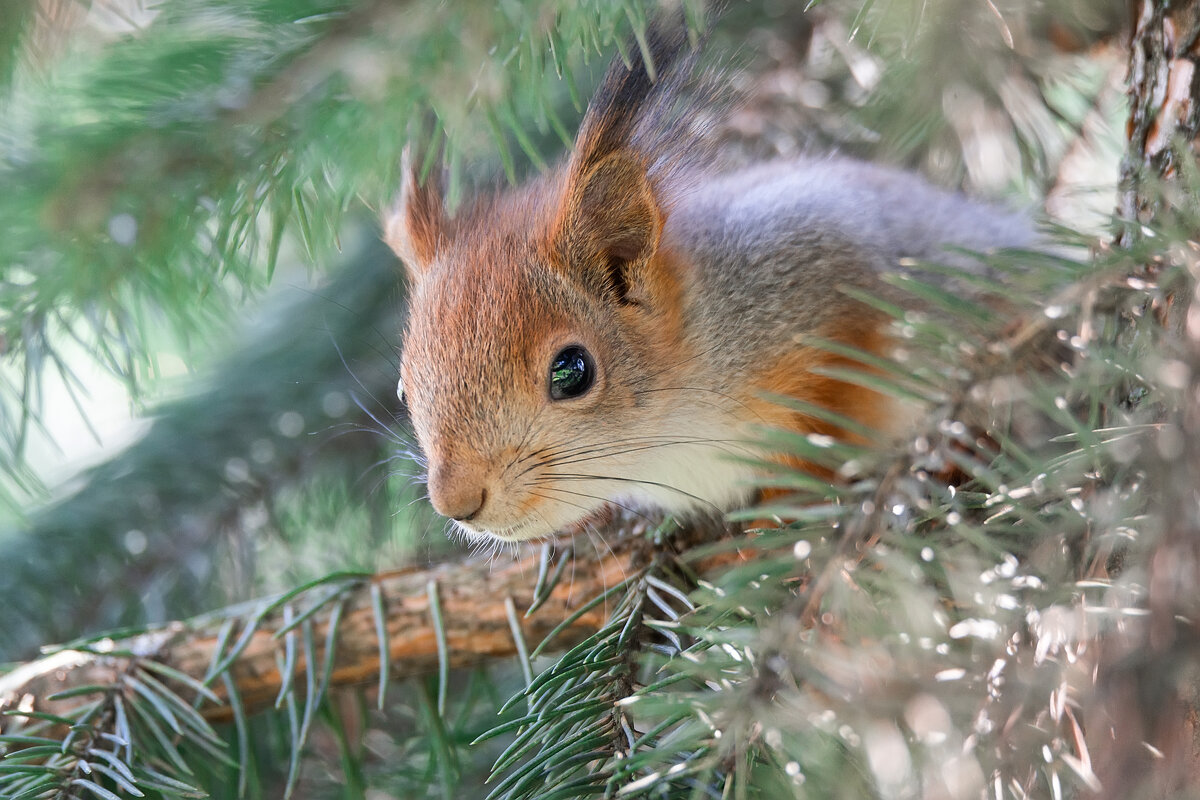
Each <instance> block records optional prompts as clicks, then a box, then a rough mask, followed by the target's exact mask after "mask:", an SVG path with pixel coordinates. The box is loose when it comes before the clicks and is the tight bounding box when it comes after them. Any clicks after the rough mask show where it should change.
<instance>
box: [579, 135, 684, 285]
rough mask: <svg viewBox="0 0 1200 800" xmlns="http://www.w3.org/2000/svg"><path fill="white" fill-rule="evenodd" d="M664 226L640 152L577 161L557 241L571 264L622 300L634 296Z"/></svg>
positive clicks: (586, 277)
mask: <svg viewBox="0 0 1200 800" xmlns="http://www.w3.org/2000/svg"><path fill="white" fill-rule="evenodd" d="M662 226H663V213H662V209H661V207H660V206H659V203H658V200H657V198H656V197H655V193H654V189H653V186H652V185H651V183H650V179H649V177H648V176H647V175H646V168H645V166H644V164H643V163H642V161H641V159H640V158H638V156H637V155H636V154H634V153H632V152H630V151H628V150H616V151H614V152H611V153H609V154H608V155H606V156H604V157H603V158H600V159H598V160H596V161H594V162H592V163H590V164H588V163H586V162H585V163H583V164H580V163H579V162H576V164H575V165H573V169H572V170H571V172H570V177H569V178H568V181H567V187H566V197H565V198H564V205H563V208H562V209H561V210H560V213H559V216H558V235H557V237H556V239H557V244H558V248H559V252H560V254H561V256H562V259H563V261H564V262H565V263H566V265H567V267H568V269H571V270H575V271H578V272H580V273H581V277H583V278H584V279H585V280H586V281H588V282H589V283H591V284H592V285H593V286H595V287H596V288H597V289H599V290H600V291H601V292H603V293H605V294H608V293H611V294H613V295H615V297H616V299H617V300H618V301H620V302H627V301H629V300H631V299H634V298H631V296H630V293H631V292H632V291H634V290H635V289H636V288H637V279H638V277H639V274H638V273H639V270H640V269H644V267H645V266H646V264H647V262H648V261H649V259H650V258H651V257H652V256H653V255H654V254H655V253H656V252H657V250H658V241H659V236H660V234H661V233H662Z"/></svg>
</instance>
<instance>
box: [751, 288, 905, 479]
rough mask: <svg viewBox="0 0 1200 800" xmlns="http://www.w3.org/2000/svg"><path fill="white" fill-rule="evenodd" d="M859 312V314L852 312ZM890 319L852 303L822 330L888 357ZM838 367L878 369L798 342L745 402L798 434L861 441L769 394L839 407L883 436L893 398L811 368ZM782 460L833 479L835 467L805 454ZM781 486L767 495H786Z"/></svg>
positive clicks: (828, 335)
mask: <svg viewBox="0 0 1200 800" xmlns="http://www.w3.org/2000/svg"><path fill="white" fill-rule="evenodd" d="M854 311H857V313H854ZM885 326H886V318H885V317H884V316H883V315H881V314H879V313H877V312H873V311H872V310H870V309H867V308H865V307H861V306H860V307H858V308H857V309H854V308H853V307H852V309H851V313H850V314H848V315H847V316H846V318H845V319H843V320H840V321H839V322H838V324H837V326H836V327H834V328H832V329H829V330H824V331H820V332H818V335H819V336H820V337H821V338H825V339H830V340H833V341H837V342H840V343H842V344H845V345H849V346H850V347H853V348H856V349H858V350H861V351H862V352H864V353H867V354H870V355H875V356H886V355H887V354H888V351H889V350H890V349H891V346H892V341H891V339H890V338H889V337H888V335H887V333H886V332H885ZM823 367H837V368H844V369H848V370H857V371H863V372H876V371H877V370H875V369H874V368H872V367H869V366H867V365H864V364H863V363H862V362H861V361H857V360H855V359H853V358H850V357H847V356H843V355H839V354H835V353H831V352H829V351H828V350H823V349H820V348H818V347H804V346H798V347H797V348H796V349H795V350H793V351H792V353H791V354H790V356H789V357H787V358H785V359H783V360H781V361H779V362H778V363H777V364H775V365H774V366H773V367H772V369H770V370H768V371H766V372H764V373H763V374H761V375H759V376H756V378H755V379H754V380H753V382H752V388H753V389H754V390H755V392H754V395H753V397H751V398H749V399H747V401H746V402H747V404H748V405H750V406H751V407H752V408H754V410H755V412H756V413H757V414H759V415H761V417H762V418H763V419H764V420H766V421H767V422H768V424H770V425H773V426H776V427H780V428H784V429H787V430H790V431H792V432H794V433H799V434H818V435H824V436H829V437H832V438H834V439H836V440H839V441H845V442H855V443H862V437H861V436H859V435H858V434H857V433H854V432H851V431H847V430H845V429H843V428H842V427H841V426H839V425H835V424H833V423H831V422H828V421H826V420H821V419H816V418H814V417H812V416H809V415H807V414H802V413H799V412H797V411H795V410H792V409H789V408H787V407H786V406H785V405H781V404H780V403H778V402H775V401H773V400H771V399H770V398H769V397H768V395H776V396H782V397H794V398H796V399H798V400H803V401H805V402H808V403H811V404H812V405H815V406H819V407H821V408H825V409H828V410H829V411H833V412H836V413H838V414H840V415H842V416H844V417H847V418H849V419H852V420H854V421H855V422H858V423H860V424H861V425H863V426H865V427H867V428H870V429H872V430H875V431H879V433H880V435H881V436H884V435H886V434H888V433H889V432H890V431H889V427H890V426H889V424H888V423H889V420H888V418H887V417H888V414H889V412H891V411H893V410H894V407H895V402H894V400H892V399H891V398H889V397H886V396H884V395H881V394H880V393H879V392H876V391H874V390H872V389H868V388H866V387H863V386H860V385H858V384H854V383H848V382H846V381H843V380H839V379H837V378H833V377H830V376H826V375H819V374H816V373H815V372H814V371H813V370H819V369H821V368H823ZM774 458H775V460H777V461H779V463H782V464H785V465H787V466H789V467H792V468H795V469H798V470H801V471H804V472H808V473H810V474H812V475H815V476H817V477H820V478H822V479H825V480H832V479H833V478H834V472H833V470H830V469H829V468H828V467H824V466H821V465H818V464H813V463H811V462H809V461H806V460H804V459H801V458H797V457H794V456H786V455H777V456H774ZM786 493H787V492H786V491H783V490H770V489H768V490H766V491H764V492H763V493H762V497H763V498H764V499H770V498H773V497H778V496H781V495H784V494H786Z"/></svg>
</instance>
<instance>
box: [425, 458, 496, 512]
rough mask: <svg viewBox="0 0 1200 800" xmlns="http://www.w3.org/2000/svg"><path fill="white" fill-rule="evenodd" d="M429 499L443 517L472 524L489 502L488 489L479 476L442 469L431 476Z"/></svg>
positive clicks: (451, 469)
mask: <svg viewBox="0 0 1200 800" xmlns="http://www.w3.org/2000/svg"><path fill="white" fill-rule="evenodd" d="M429 499H430V501H431V502H432V503H433V507H434V508H435V509H436V510H437V512H438V513H439V514H441V515H442V516H443V517H449V518H450V519H453V520H458V521H459V522H470V521H471V520H472V519H473V518H474V517H475V516H476V515H477V514H478V513H479V512H480V511H481V510H483V506H484V504H485V503H486V502H487V487H486V486H484V485H483V482H482V481H481V480H480V479H479V477H478V476H472V475H468V474H463V472H462V471H461V470H456V469H453V468H446V467H440V468H438V469H435V470H434V471H433V472H432V473H431V474H430V477H429Z"/></svg>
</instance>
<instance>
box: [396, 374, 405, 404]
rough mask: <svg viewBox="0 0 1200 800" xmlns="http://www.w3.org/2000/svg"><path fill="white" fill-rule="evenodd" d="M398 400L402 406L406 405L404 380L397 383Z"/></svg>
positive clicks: (401, 379)
mask: <svg viewBox="0 0 1200 800" xmlns="http://www.w3.org/2000/svg"><path fill="white" fill-rule="evenodd" d="M396 398H397V399H398V400H399V401H400V405H404V402H405V398H404V379H403V378H400V379H398V380H397V381H396Z"/></svg>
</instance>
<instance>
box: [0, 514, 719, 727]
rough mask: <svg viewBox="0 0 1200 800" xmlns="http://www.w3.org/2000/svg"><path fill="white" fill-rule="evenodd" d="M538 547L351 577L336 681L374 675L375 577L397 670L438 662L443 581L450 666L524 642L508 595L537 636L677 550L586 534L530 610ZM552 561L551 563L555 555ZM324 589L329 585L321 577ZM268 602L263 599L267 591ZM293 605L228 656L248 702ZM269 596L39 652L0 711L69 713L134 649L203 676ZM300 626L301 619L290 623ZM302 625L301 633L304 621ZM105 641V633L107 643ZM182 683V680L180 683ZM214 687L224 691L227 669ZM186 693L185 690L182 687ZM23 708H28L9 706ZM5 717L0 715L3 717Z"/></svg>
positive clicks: (576, 635) (571, 633)
mask: <svg viewBox="0 0 1200 800" xmlns="http://www.w3.org/2000/svg"><path fill="white" fill-rule="evenodd" d="M716 533H717V532H716V531H715V530H714V529H712V528H708V529H704V528H697V529H694V530H689V531H684V532H681V533H680V534H679V535H677V536H676V537H674V538H673V539H672V540H671V544H672V546H680V547H682V546H685V545H687V544H690V543H696V542H699V541H703V540H705V539H712V538H714V536H715V535H716ZM570 547H572V543H571V541H570V540H569V539H568V540H565V541H563V542H559V543H558V548H557V550H558V552H557V554H556V556H555V559H554V560H555V561H556V562H557V560H558V559H559V558H561V557H563V553H565V552H566V551H565V550H564V548H570ZM540 553H541V548H540V547H538V546H536V545H534V546H529V547H527V548H524V549H522V550H521V551H520V552H519V553H518V555H516V556H514V557H511V558H509V557H499V558H495V559H477V560H473V561H466V562H453V563H446V564H440V565H437V566H435V567H432V568H429V569H414V570H407V571H401V572H393V573H385V574H380V575H376V576H372V577H369V578H364V579H361V580H352V581H351V582H350V585H349V586H348V588H347V590H346V593H345V595H344V596H343V599H342V601H341V604H342V610H341V615H340V624H339V626H338V633H337V644H336V648H335V655H334V662H333V671H332V677H331V680H330V683H331V685H346V684H356V683H364V682H369V681H376V680H378V675H379V669H380V647H379V641H378V637H377V635H376V614H375V611H374V605H373V599H372V587H378V590H379V592H380V593H381V594H382V598H383V603H384V608H385V615H386V631H387V639H388V642H387V647H388V653H389V656H390V668H391V675H392V677H393V678H397V677H403V676H407V675H413V674H418V673H424V672H431V671H434V670H436V669H437V668H438V667H439V660H440V659H439V654H438V635H437V632H436V627H435V625H434V622H433V617H432V613H431V597H432V596H433V595H434V593H436V597H437V601H438V605H439V607H440V610H441V616H442V620H443V630H444V632H445V641H446V645H447V650H446V655H447V661H448V665H449V666H450V667H462V666H466V665H470V664H475V663H479V662H483V661H487V660H492V659H498V658H507V657H511V656H512V655H514V654H515V653H516V652H517V649H516V644H515V642H514V639H513V634H512V630H511V627H510V624H509V618H508V614H507V611H506V604H507V600H508V599H509V598H511V599H512V601H513V604H514V605H515V606H516V608H517V609H518V617H519V618H520V620H521V621H520V624H521V629H522V633H523V636H524V639H525V641H526V642H527V643H529V646H530V648H532V647H534V646H536V645H537V644H538V643H539V642H540V641H541V640H542V639H543V638H544V637H545V636H547V635H548V634H549V633H550V632H551V631H552V630H553V629H554V628H555V626H557V625H558V624H559V623H561V622H563V621H564V620H566V619H567V618H568V617H570V616H571V614H572V613H574V612H575V611H577V610H578V609H579V608H580V607H581V606H583V605H584V604H586V603H587V602H588V601H590V600H592V599H594V598H596V597H597V596H599V595H600V594H601V593H602V592H603V591H604V590H605V589H607V588H609V587H612V586H614V585H615V584H617V583H619V582H621V581H622V580H625V579H626V578H627V577H631V576H635V575H636V574H637V573H638V572H639V570H642V569H643V568H645V567H647V566H648V565H650V564H651V563H652V562H653V561H654V559H656V558H663V557H667V556H669V553H668V552H667V551H665V550H663V549H659V548H656V546H655V545H654V544H653V543H652V542H651V541H650V540H649V539H648V538H647V537H646V536H644V535H638V534H637V533H628V534H626V535H624V536H620V537H616V538H614V539H612V540H611V541H608V542H607V544H604V543H599V542H597V543H595V544H593V543H591V542H588V541H586V540H581V542H580V543H579V544H578V547H577V548H576V549H575V550H574V552H572V553H568V554H567V555H566V557H567V558H569V559H571V560H572V561H571V563H569V564H568V565H567V567H566V568H565V570H564V574H563V575H562V577H561V579H560V580H559V581H558V582H557V583H556V584H554V585H553V588H551V589H550V590H549V591H548V592H544V594H545V595H546V599H545V600H544V602H543V603H542V604H541V605H540V607H539V608H538V609H537V610H536V611H535V612H534V613H532V614H530V615H528V616H525V615H524V610H525V609H527V608H529V607H530V606H531V604H532V603H533V602H534V599H535V598H534V590H535V581H536V578H537V576H538V572H539V562H540V558H541V555H540ZM551 566H552V569H551V571H553V565H551ZM317 591H321V589H319V588H318V589H317ZM264 603H265V601H264ZM334 605H336V602H334V603H328V604H326V605H325V606H324V607H323V608H322V609H321V611H320V612H318V613H317V614H316V615H314V616H313V617H312V620H311V621H312V625H313V633H314V640H315V642H316V643H317V647H316V652H315V662H316V665H317V669H318V674H320V670H321V669H322V667H323V666H324V664H325V637H326V633H327V631H328V626H329V624H330V618H331V614H332V613H333V607H334ZM295 606H296V608H294V609H292V610H285V608H286V607H285V606H281V607H279V608H277V609H274V610H273V611H271V613H269V614H268V615H266V616H265V617H263V618H262V619H261V620H260V621H259V623H258V626H257V629H256V630H255V631H254V633H253V634H252V636H251V637H250V640H249V642H248V644H247V645H246V647H245V649H244V650H243V651H242V652H241V653H240V655H239V656H238V658H237V659H236V660H235V661H234V662H233V663H232V665H231V667H230V674H231V675H232V677H233V679H234V682H235V686H236V689H237V692H238V694H239V696H240V697H241V701H242V704H243V706H244V707H245V709H246V711H247V712H248V713H252V712H254V711H257V710H261V709H263V708H265V707H267V706H268V705H269V704H271V703H272V702H274V700H275V698H276V696H277V695H278V694H279V691H280V688H281V686H282V682H283V676H282V675H281V673H280V667H279V664H280V663H281V661H282V658H281V656H282V654H283V653H284V651H285V647H286V635H284V636H277V635H276V634H277V632H278V631H280V630H281V629H283V628H284V627H285V626H286V625H287V622H286V620H287V618H288V615H289V613H290V614H292V615H293V616H294V615H295V614H297V613H301V612H302V611H303V608H304V603H303V599H302V598H298V599H297V601H296V603H295ZM261 607H263V604H254V605H253V607H250V608H247V606H246V605H242V606H238V607H235V608H232V609H226V610H225V611H223V612H216V613H214V614H210V615H206V617H205V618H204V619H203V621H201V622H191V623H181V622H177V623H171V624H168V625H165V626H163V627H161V628H159V629H156V630H153V631H150V632H147V633H144V634H142V635H139V636H135V637H132V638H130V639H126V640H121V641H116V642H113V643H112V646H111V648H108V649H110V650H111V651H112V652H114V653H115V652H132V653H136V654H138V655H137V656H136V657H131V656H128V655H103V654H95V653H88V652H79V651H64V652H62V653H59V654H56V655H51V656H48V657H46V658H43V659H41V660H39V661H35V662H31V663H29V664H26V665H24V666H23V667H20V668H18V669H17V670H16V671H14V672H11V673H9V674H8V675H5V676H3V677H0V711H4V710H11V709H21V710H27V711H28V710H35V711H48V712H50V713H59V714H61V713H63V712H64V711H65V710H67V709H69V708H70V707H71V706H72V705H73V704H76V703H78V702H80V700H79V698H69V699H64V700H57V701H50V700H47V699H46V698H47V697H49V696H50V695H53V694H54V693H56V692H63V691H65V690H68V689H71V688H74V687H80V686H87V685H98V686H109V685H112V684H114V683H116V681H117V679H118V677H119V676H120V674H121V672H122V671H124V670H127V669H129V668H130V667H131V666H132V665H133V664H134V663H135V661H136V658H153V659H155V660H157V661H159V662H161V663H163V664H166V665H167V666H170V667H172V668H174V669H176V670H179V671H181V672H183V673H185V674H186V675H189V676H191V677H193V678H195V679H197V680H203V679H204V676H205V675H206V673H207V672H208V671H209V669H210V667H211V666H212V665H213V664H215V663H218V662H220V660H221V659H222V658H224V657H225V656H226V654H227V653H229V652H230V648H232V647H233V643H234V642H235V641H236V640H237V639H238V637H239V636H240V635H241V633H242V631H243V630H244V629H245V626H246V625H247V623H248V621H249V620H250V619H252V618H254V617H255V616H256V613H257V609H258V608H261ZM605 618H606V608H605V606H604V604H599V605H597V606H596V607H594V608H591V609H589V610H588V611H586V612H585V613H583V614H582V615H580V616H579V617H578V618H577V619H575V620H574V621H573V622H572V623H571V624H570V625H569V626H568V627H567V628H566V629H564V630H563V631H562V632H561V633H560V634H559V635H558V636H557V638H556V640H555V643H556V646H557V647H567V646H570V645H572V644H574V643H575V642H578V641H580V640H582V639H583V638H584V637H586V636H587V635H589V634H591V633H593V632H595V631H596V630H598V629H599V628H600V627H601V626H602V625H603V624H604V622H605ZM230 620H236V621H237V623H236V629H235V630H234V631H233V635H232V636H227V638H226V641H225V645H224V647H223V648H222V652H221V653H218V652H217V649H218V645H219V643H220V631H221V630H222V628H223V627H227V623H228V622H229V621H230ZM293 630H296V629H293ZM294 635H297V636H298V635H299V633H298V632H297V633H296V634H294ZM106 647H107V645H106ZM303 650H304V648H303V647H301V646H298V645H297V646H296V647H295V652H296V658H295V675H297V676H303V675H304V674H305V670H306V669H307V667H306V664H305V663H304V657H303ZM176 688H181V687H176ZM213 690H214V691H215V692H216V694H217V695H218V696H220V697H221V698H222V700H224V699H225V694H224V688H223V686H222V684H221V682H220V681H216V682H214V684H213ZM183 694H184V696H188V690H186V689H184V692H183ZM201 710H202V712H203V713H204V714H205V716H207V717H208V718H209V719H211V720H214V721H222V720H226V719H228V718H230V717H231V715H232V709H231V708H230V706H229V705H228V704H227V703H222V704H221V705H213V704H211V703H210V704H207V705H206V706H204V707H202V709H201ZM12 719H17V720H20V719H21V718H20V717H16V718H12ZM4 721H5V718H0V723H3V722H4Z"/></svg>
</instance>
